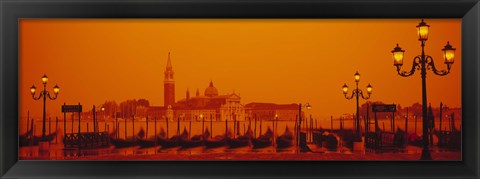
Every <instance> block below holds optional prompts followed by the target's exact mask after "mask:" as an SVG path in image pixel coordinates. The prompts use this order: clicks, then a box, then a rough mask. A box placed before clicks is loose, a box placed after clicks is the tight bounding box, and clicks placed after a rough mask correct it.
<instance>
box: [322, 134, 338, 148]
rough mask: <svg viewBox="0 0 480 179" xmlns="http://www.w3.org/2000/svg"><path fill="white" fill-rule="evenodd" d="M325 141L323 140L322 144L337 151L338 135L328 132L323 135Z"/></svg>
mask: <svg viewBox="0 0 480 179" xmlns="http://www.w3.org/2000/svg"><path fill="white" fill-rule="evenodd" d="M322 137H323V139H324V141H323V142H322V146H323V147H325V148H327V149H328V150H330V151H335V150H337V148H338V140H337V137H335V135H333V134H327V135H323V136H322Z"/></svg>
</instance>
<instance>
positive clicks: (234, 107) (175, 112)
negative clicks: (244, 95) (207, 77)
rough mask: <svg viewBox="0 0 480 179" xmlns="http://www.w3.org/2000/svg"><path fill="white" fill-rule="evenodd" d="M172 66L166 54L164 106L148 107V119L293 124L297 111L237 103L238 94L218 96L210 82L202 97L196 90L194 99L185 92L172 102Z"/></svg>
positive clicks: (288, 107) (281, 107)
mask: <svg viewBox="0 0 480 179" xmlns="http://www.w3.org/2000/svg"><path fill="white" fill-rule="evenodd" d="M173 74H174V72H173V66H172V62H171V60H170V53H169V54H168V59H167V65H166V69H165V80H164V106H150V107H149V108H148V110H147V111H146V112H145V113H146V114H148V115H149V116H150V117H151V118H158V119H168V120H170V121H173V120H177V119H178V120H184V121H202V117H203V119H204V120H205V121H225V120H228V121H245V120H246V119H247V118H248V119H253V118H254V117H259V118H263V119H266V120H272V119H273V118H274V116H277V115H278V119H282V120H294V119H295V115H297V114H298V107H296V105H295V104H292V105H276V104H273V103H250V104H247V105H243V104H241V103H240V100H241V97H240V95H239V94H236V93H235V92H232V93H230V94H225V95H219V93H218V89H217V88H216V87H215V86H214V85H213V81H210V83H209V85H208V86H207V88H206V89H205V91H204V93H203V96H202V95H200V91H199V89H198V88H197V90H196V93H195V96H193V97H192V96H190V90H189V89H187V90H186V95H185V98H183V99H181V100H179V101H175V80H174V76H173Z"/></svg>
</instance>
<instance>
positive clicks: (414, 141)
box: [407, 133, 423, 147]
mask: <svg viewBox="0 0 480 179" xmlns="http://www.w3.org/2000/svg"><path fill="white" fill-rule="evenodd" d="M407 136H408V137H407V138H408V144H409V145H413V146H417V147H421V146H423V142H422V141H423V140H422V138H421V137H420V136H419V135H417V134H415V133H410V134H408V135H407Z"/></svg>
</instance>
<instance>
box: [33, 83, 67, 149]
mask: <svg viewBox="0 0 480 179" xmlns="http://www.w3.org/2000/svg"><path fill="white" fill-rule="evenodd" d="M47 82H48V77H47V75H45V74H44V75H43V77H42V83H43V90H42V91H40V95H38V97H35V92H36V90H37V88H36V87H35V85H32V87H30V93H31V94H32V97H33V99H34V100H39V99H43V118H42V119H43V121H42V141H45V140H46V139H45V119H46V102H47V97H48V99H50V100H55V99H57V95H58V92H60V87H58V85H55V86H54V87H53V93H54V94H55V96H53V97H52V96H51V95H50V92H48V91H47Z"/></svg>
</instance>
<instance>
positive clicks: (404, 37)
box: [19, 19, 462, 118]
mask: <svg viewBox="0 0 480 179" xmlns="http://www.w3.org/2000/svg"><path fill="white" fill-rule="evenodd" d="M419 21H420V19H411V20H398V19H395V20H392V19H369V20H357V19H355V20H345V19H342V20H338V19H323V20H322V19H318V20H293V19H292V20H286V19H283V20H271V19H269V20H266V19H243V20H240V19H235V20H231V19H221V20H220V19H219V20H214V19H204V20H198V19H156V20H139V19H131V20H120V19H118V20H98V19H95V20H87V19H75V20H74V19H62V20H46V19H24V20H20V47H19V48H20V54H19V55H20V60H19V66H20V71H19V80H20V81H19V101H20V111H19V112H20V116H21V117H23V116H26V114H27V110H30V115H32V116H36V117H40V116H41V115H42V113H41V109H42V103H41V101H34V100H33V99H32V98H31V95H30V93H29V88H30V86H32V84H35V86H37V89H38V90H40V89H41V86H42V84H41V80H40V78H41V76H42V75H43V74H44V73H46V74H47V75H48V77H49V83H48V86H47V88H48V89H49V90H51V91H53V90H52V87H53V85H55V83H57V84H58V85H59V86H60V88H61V91H60V96H59V98H58V99H57V100H56V101H48V102H47V111H48V112H50V113H52V114H54V115H55V114H58V115H60V111H61V104H63V103H64V102H66V103H67V104H76V103H78V102H81V103H82V104H83V105H84V110H89V109H91V106H92V105H98V104H101V103H103V102H104V101H105V100H116V101H117V103H119V102H121V101H123V100H126V99H133V98H136V99H138V98H146V99H148V100H150V103H151V105H157V106H161V105H163V75H164V73H163V72H164V70H165V66H166V60H167V54H168V52H169V51H171V59H172V64H173V69H174V71H175V81H176V83H175V87H176V100H180V99H182V98H184V97H185V91H186V89H187V88H189V89H190V92H191V94H192V95H194V94H195V91H196V89H197V88H199V89H200V92H201V93H202V94H203V91H204V90H205V88H206V87H207V86H208V83H209V82H210V80H213V83H214V85H215V87H217V89H218V90H219V93H220V94H226V93H231V92H232V91H233V90H235V92H236V93H240V95H241V97H242V103H243V104H246V103H249V102H274V103H298V102H302V103H306V102H309V103H310V104H311V105H312V110H311V113H312V114H313V115H314V116H315V117H320V118H326V117H327V116H330V115H334V116H339V115H342V114H343V113H354V112H355V101H354V100H346V99H345V98H344V97H343V93H342V89H341V86H342V85H343V84H344V83H345V82H346V83H347V85H349V86H350V87H353V86H354V85H355V82H354V79H353V74H354V73H355V71H357V70H358V71H359V73H360V74H361V81H360V84H359V85H360V87H361V88H362V89H364V91H365V86H366V85H367V84H368V83H371V84H372V86H373V87H374V90H373V95H372V97H371V99H370V100H372V101H384V102H386V103H392V102H395V103H399V104H401V105H403V106H406V105H411V104H413V103H414V102H418V101H421V78H420V74H419V72H416V74H415V75H414V76H412V77H408V78H403V77H400V76H398V75H397V72H396V70H395V67H394V66H393V60H392V58H391V52H390V51H391V50H392V49H393V48H394V47H395V44H396V43H399V44H400V46H401V47H402V48H403V49H404V50H406V52H405V56H406V58H405V65H404V68H403V69H405V70H407V69H410V67H411V61H412V59H413V57H414V56H415V55H418V54H420V51H421V48H420V42H419V41H418V40H417V39H418V37H417V34H416V28H415V26H416V25H417V24H418V23H419ZM425 21H426V22H427V23H428V24H429V25H430V33H429V34H430V35H429V39H428V41H427V42H426V49H425V50H426V53H427V54H429V55H431V56H433V58H434V59H435V62H436V65H437V68H440V69H444V68H446V66H445V65H444V64H443V58H442V56H441V55H442V53H441V49H442V48H443V46H444V45H445V44H446V42H447V41H450V44H451V45H452V46H453V47H455V48H457V51H456V53H455V55H456V56H455V64H454V65H453V67H452V72H451V74H449V75H447V76H443V77H440V76H436V75H434V74H433V73H432V72H431V71H429V72H427V91H428V101H429V102H431V103H432V105H435V106H437V105H438V103H439V102H440V101H443V102H444V103H446V104H447V105H448V106H450V107H460V106H461V65H460V64H461V60H462V56H461V53H462V51H461V20H460V19H426V20H425ZM363 102H364V100H362V101H361V102H360V103H363ZM307 114H308V113H307Z"/></svg>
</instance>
